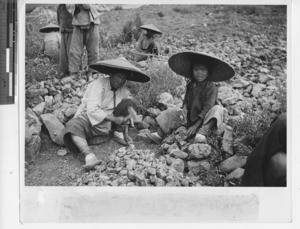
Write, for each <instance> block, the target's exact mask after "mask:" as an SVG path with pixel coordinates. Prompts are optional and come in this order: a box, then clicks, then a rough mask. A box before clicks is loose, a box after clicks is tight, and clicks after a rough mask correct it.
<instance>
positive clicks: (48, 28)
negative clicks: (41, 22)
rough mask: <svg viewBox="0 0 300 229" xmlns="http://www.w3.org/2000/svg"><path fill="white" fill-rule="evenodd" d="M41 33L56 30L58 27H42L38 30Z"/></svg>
mask: <svg viewBox="0 0 300 229" xmlns="http://www.w3.org/2000/svg"><path fill="white" fill-rule="evenodd" d="M39 31H40V32H41V33H50V32H58V31H59V27H44V28H41V29H40V30H39Z"/></svg>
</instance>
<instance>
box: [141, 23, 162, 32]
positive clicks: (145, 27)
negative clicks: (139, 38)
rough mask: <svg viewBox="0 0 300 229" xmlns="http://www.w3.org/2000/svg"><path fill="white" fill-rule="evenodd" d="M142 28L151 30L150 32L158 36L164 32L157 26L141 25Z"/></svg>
mask: <svg viewBox="0 0 300 229" xmlns="http://www.w3.org/2000/svg"><path fill="white" fill-rule="evenodd" d="M140 28H141V29H145V30H149V31H151V32H153V33H156V34H162V32H161V31H160V30H159V29H158V28H156V26H155V25H153V24H149V25H141V26H140Z"/></svg>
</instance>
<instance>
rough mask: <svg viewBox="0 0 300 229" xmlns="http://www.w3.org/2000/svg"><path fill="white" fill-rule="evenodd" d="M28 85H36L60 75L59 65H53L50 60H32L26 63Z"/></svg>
mask: <svg viewBox="0 0 300 229" xmlns="http://www.w3.org/2000/svg"><path fill="white" fill-rule="evenodd" d="M25 72H26V83H27V82H29V83H35V82H40V81H44V80H46V79H47V78H48V77H52V76H54V75H55V76H57V75H58V65H57V64H52V63H51V62H50V61H49V59H48V58H44V59H39V58H36V59H34V60H33V59H30V60H26V62H25Z"/></svg>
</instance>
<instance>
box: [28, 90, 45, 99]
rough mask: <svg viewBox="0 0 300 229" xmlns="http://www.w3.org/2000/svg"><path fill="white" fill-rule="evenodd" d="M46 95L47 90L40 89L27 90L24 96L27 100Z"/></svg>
mask: <svg viewBox="0 0 300 229" xmlns="http://www.w3.org/2000/svg"><path fill="white" fill-rule="evenodd" d="M46 94H48V89H46V88H41V89H33V90H27V91H26V96H27V97H28V98H34V97H38V96H42V95H46Z"/></svg>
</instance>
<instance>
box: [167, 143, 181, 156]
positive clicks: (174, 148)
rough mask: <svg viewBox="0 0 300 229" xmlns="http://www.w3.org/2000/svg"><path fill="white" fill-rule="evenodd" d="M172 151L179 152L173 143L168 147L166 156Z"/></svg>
mask: <svg viewBox="0 0 300 229" xmlns="http://www.w3.org/2000/svg"><path fill="white" fill-rule="evenodd" d="M173 150H179V147H178V145H177V144H176V143H173V144H172V145H170V147H169V148H168V151H167V152H168V154H170V153H172V151H173Z"/></svg>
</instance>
